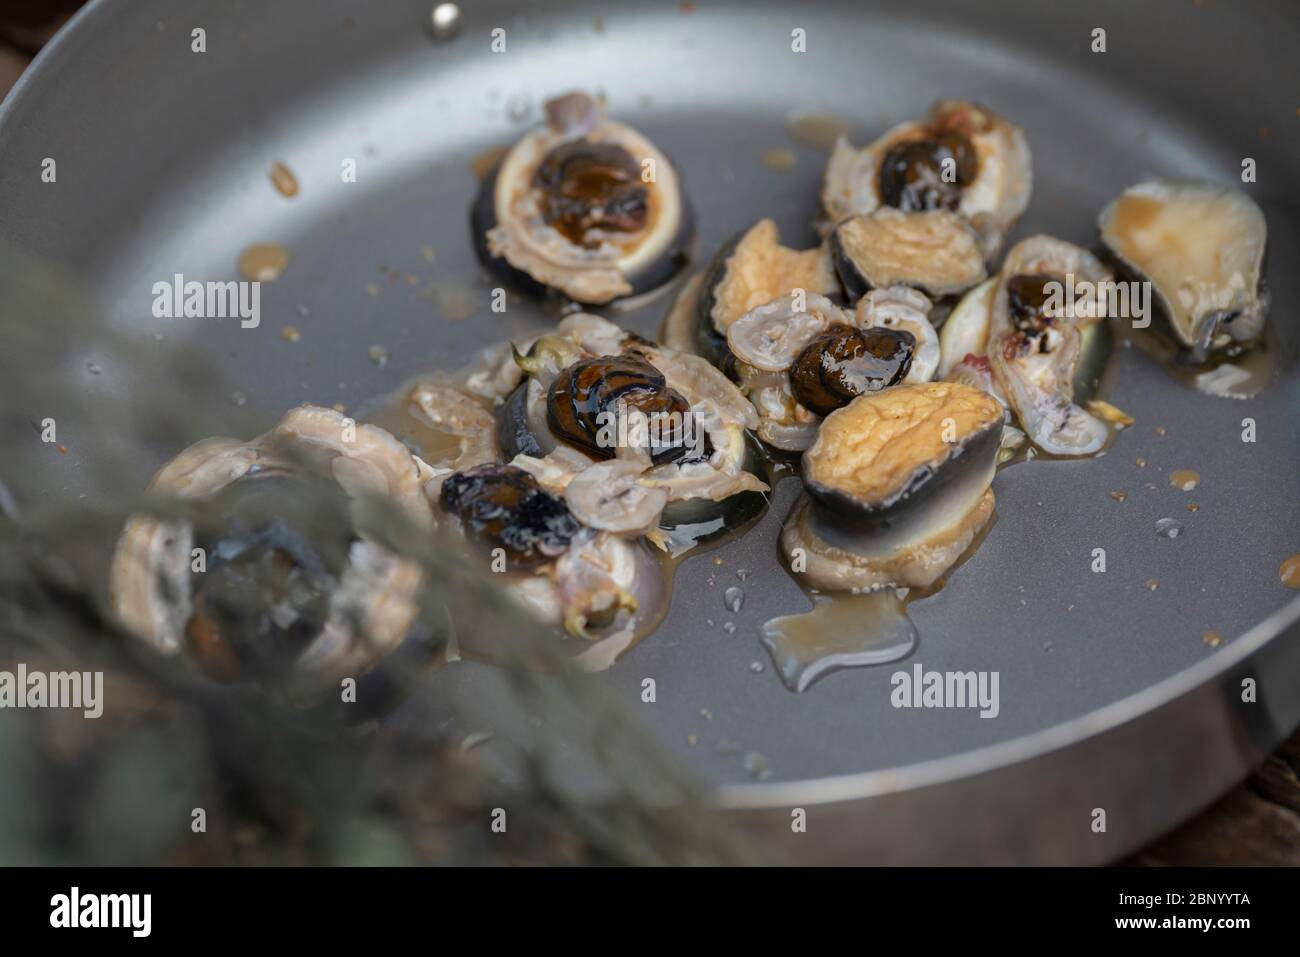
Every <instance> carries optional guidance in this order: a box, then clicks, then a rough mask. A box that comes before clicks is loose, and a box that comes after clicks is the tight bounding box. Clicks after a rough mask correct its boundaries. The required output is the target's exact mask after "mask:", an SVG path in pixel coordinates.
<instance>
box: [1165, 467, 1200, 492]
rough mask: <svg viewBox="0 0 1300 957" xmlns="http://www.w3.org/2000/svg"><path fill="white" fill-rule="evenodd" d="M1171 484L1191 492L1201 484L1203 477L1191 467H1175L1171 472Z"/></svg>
mask: <svg viewBox="0 0 1300 957" xmlns="http://www.w3.org/2000/svg"><path fill="white" fill-rule="evenodd" d="M1169 484H1170V485H1172V486H1173V487H1174V488H1176V489H1179V490H1180V491H1183V492H1190V491H1191V490H1192V489H1194V488H1196V487H1197V486H1198V485H1200V484H1201V477H1200V476H1199V475H1197V474H1196V473H1195V472H1193V471H1192V470H1191V469H1175V470H1174V471H1172V472H1170V473H1169Z"/></svg>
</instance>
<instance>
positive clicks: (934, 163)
mask: <svg viewBox="0 0 1300 957" xmlns="http://www.w3.org/2000/svg"><path fill="white" fill-rule="evenodd" d="M945 164H947V166H945ZM948 170H951V174H952V175H947V172H948ZM978 173H979V157H978V156H977V155H976V153H975V146H974V144H972V143H971V141H970V140H969V139H967V138H966V137H965V136H963V135H962V134H961V133H960V132H959V131H957V130H946V131H936V132H934V133H932V134H931V135H929V136H927V137H925V138H923V139H917V140H907V141H904V142H901V143H896V144H894V145H893V146H892V147H890V148H889V149H888V150H887V151H886V152H885V155H884V156H883V157H882V158H881V160H880V172H879V176H880V183H879V186H878V187H877V188H878V189H879V191H880V200H881V202H882V203H884V204H885V205H886V206H892V207H894V208H895V209H901V210H903V212H928V211H929V210H932V209H946V210H949V211H953V212H955V211H956V210H957V208H958V206H959V205H960V204H961V191H962V189H963V188H964V187H967V186H969V185H971V183H973V182H975V178H976V176H977V175H978Z"/></svg>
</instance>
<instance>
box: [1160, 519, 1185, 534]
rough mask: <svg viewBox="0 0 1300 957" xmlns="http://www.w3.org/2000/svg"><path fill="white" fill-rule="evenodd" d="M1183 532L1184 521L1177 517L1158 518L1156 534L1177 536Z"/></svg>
mask: <svg viewBox="0 0 1300 957" xmlns="http://www.w3.org/2000/svg"><path fill="white" fill-rule="evenodd" d="M1182 533H1183V523H1182V522H1180V521H1178V520H1177V519H1176V518H1159V519H1156V534H1157V535H1159V536H1160V537H1161V538H1177V537H1178V536H1179V535H1181V534H1182Z"/></svg>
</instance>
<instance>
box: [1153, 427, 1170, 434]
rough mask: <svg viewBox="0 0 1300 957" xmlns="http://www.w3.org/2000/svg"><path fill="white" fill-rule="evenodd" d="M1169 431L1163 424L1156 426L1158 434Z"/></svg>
mask: <svg viewBox="0 0 1300 957" xmlns="http://www.w3.org/2000/svg"><path fill="white" fill-rule="evenodd" d="M1166 431H1168V430H1167V429H1166V428H1165V427H1164V426H1163V425H1157V426H1156V435H1164V434H1165V432H1166Z"/></svg>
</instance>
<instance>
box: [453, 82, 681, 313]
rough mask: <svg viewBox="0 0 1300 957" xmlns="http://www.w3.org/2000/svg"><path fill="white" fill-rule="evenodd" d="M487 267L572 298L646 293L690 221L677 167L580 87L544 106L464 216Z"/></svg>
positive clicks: (676, 253)
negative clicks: (536, 123)
mask: <svg viewBox="0 0 1300 957" xmlns="http://www.w3.org/2000/svg"><path fill="white" fill-rule="evenodd" d="M471 228H472V230H473V234H474V237H473V238H474V243H475V247H476V248H477V249H478V250H479V254H480V256H481V257H482V258H483V260H484V261H485V262H486V263H487V264H488V265H489V267H491V268H493V269H494V270H496V271H498V272H500V273H501V274H503V275H505V276H506V278H507V279H508V280H509V281H511V283H512V284H513V285H514V286H515V287H516V288H519V289H521V290H523V291H525V292H528V293H532V294H535V295H537V294H544V293H546V292H547V291H548V290H551V291H554V292H556V293H558V294H560V295H562V296H565V297H567V298H569V299H572V300H573V301H575V302H580V303H589V304H596V303H607V302H611V301H613V300H615V299H622V298H625V297H627V296H632V295H637V294H641V293H646V292H649V291H651V290H653V289H656V288H658V287H659V286H661V285H663V284H664V283H666V282H668V280H670V279H671V278H672V277H673V276H675V275H676V274H677V272H678V271H679V270H680V269H681V268H682V267H683V266H684V265H685V263H686V260H687V254H688V251H689V247H690V243H691V239H692V235H693V230H694V222H693V215H692V213H691V209H690V206H689V204H688V202H687V200H686V196H685V194H684V193H683V191H682V187H681V183H680V181H679V179H678V175H677V170H676V168H675V167H674V166H673V164H672V162H671V161H670V160H669V159H668V157H667V156H665V155H664V154H663V153H662V152H661V151H660V150H659V148H658V147H657V146H655V145H654V143H652V142H650V140H648V139H647V138H646V137H645V136H643V135H642V134H640V133H638V132H637V131H636V130H634V129H632V128H631V127H629V126H625V125H623V124H621V123H616V122H614V121H612V120H609V119H606V118H605V117H604V115H603V113H602V110H601V107H600V105H599V104H598V103H597V102H596V101H595V100H593V99H592V98H591V97H590V96H587V95H586V94H585V93H570V94H567V95H565V96H562V97H559V98H557V99H553V100H550V101H548V102H547V103H546V123H545V124H544V125H543V126H541V127H539V128H538V129H536V130H533V131H532V132H530V133H528V134H527V135H526V136H525V137H524V138H523V139H522V140H520V141H519V142H518V143H516V144H515V146H514V147H513V148H512V149H511V150H510V151H509V152H508V153H507V154H506V156H505V158H504V159H503V160H502V161H501V164H500V166H498V167H497V168H496V170H495V171H494V172H493V173H492V174H491V175H489V176H488V177H487V178H486V179H485V180H484V182H483V184H482V186H481V188H480V191H479V195H478V198H477V200H476V201H475V204H474V208H473V213H472V215H471Z"/></svg>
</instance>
